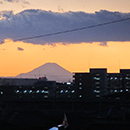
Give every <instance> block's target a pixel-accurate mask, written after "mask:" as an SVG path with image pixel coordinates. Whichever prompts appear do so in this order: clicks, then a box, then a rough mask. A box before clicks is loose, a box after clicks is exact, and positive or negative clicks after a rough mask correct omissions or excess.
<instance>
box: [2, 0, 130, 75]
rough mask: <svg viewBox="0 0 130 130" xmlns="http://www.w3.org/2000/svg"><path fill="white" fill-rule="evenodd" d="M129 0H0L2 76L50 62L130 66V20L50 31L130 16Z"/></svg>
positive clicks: (71, 66) (76, 66)
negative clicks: (84, 28)
mask: <svg viewBox="0 0 130 130" xmlns="http://www.w3.org/2000/svg"><path fill="white" fill-rule="evenodd" d="M129 7H130V0H118V1H117V0H0V41H1V42H0V76H16V75H18V74H20V73H26V72H29V71H31V70H33V69H34V68H37V67H39V66H41V65H43V64H45V63H47V62H55V63H57V64H59V65H60V66H62V67H63V68H65V69H67V70H68V71H70V72H88V71H89V68H107V69H108V72H119V69H126V68H127V69H130V20H127V21H123V22H120V23H114V24H111V25H106V26H101V27H96V28H89V29H86V30H80V31H76V32H70V33H66V34H59V35H55V36H48V37H41V38H36V39H30V40H21V41H18V40H17V39H21V38H26V37H32V36H38V35H45V34H50V33H55V32H59V31H65V30H69V29H75V28H82V27H86V26H92V25H97V24H102V23H105V22H110V21H114V20H120V19H125V18H130V8H129Z"/></svg>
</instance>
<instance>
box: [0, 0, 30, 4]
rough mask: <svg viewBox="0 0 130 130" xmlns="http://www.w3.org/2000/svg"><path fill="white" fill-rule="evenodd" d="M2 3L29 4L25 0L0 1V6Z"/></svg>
mask: <svg viewBox="0 0 130 130" xmlns="http://www.w3.org/2000/svg"><path fill="white" fill-rule="evenodd" d="M4 2H10V3H18V2H22V3H23V4H29V2H27V1H25V0H3V1H0V4H3V3H4Z"/></svg>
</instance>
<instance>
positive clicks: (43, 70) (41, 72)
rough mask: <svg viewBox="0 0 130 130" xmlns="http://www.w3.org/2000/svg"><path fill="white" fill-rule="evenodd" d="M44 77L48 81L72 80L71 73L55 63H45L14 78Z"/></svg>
mask: <svg viewBox="0 0 130 130" xmlns="http://www.w3.org/2000/svg"><path fill="white" fill-rule="evenodd" d="M39 77H46V78H47V79H48V80H49V81H57V82H68V81H72V73H71V72H69V71H67V70H66V69H64V68H62V67H61V66H59V65H58V64H56V63H46V64H44V65H42V66H40V67H38V68H35V69H34V70H32V71H30V72H28V73H21V74H19V75H17V76H16V78H39Z"/></svg>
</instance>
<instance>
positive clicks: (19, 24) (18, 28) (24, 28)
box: [0, 9, 130, 45]
mask: <svg viewBox="0 0 130 130" xmlns="http://www.w3.org/2000/svg"><path fill="white" fill-rule="evenodd" d="M0 17H4V19H1V20H0V39H1V40H3V41H4V39H7V38H10V39H13V40H16V39H19V38H26V37H33V36H38V35H45V34H50V33H55V32H60V31H65V30H70V29H75V28H82V27H86V26H92V25H97V24H101V23H105V22H110V21H114V20H119V19H124V18H127V17H130V13H121V12H110V11H106V10H101V11H99V12H95V13H85V12H64V13H57V12H51V11H44V10H34V9H32V10H24V11H22V12H20V13H18V14H13V12H12V11H5V12H0ZM129 28H130V20H127V21H123V22H119V23H113V24H110V25H104V26H99V27H95V28H89V29H84V30H80V31H75V32H69V33H64V34H59V35H53V36H48V37H41V38H36V39H30V40H25V41H24V42H28V43H32V44H42V45H44V44H51V45H54V43H64V44H66V43H67V44H68V43H81V42H86V43H88V42H89V43H90V42H91V43H92V42H101V44H100V45H107V44H106V43H107V42H108V41H130V29H129Z"/></svg>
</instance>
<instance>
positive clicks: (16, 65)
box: [0, 40, 130, 76]
mask: <svg viewBox="0 0 130 130" xmlns="http://www.w3.org/2000/svg"><path fill="white" fill-rule="evenodd" d="M18 47H20V48H23V51H22V50H18V49H17V48H18ZM129 48H130V42H108V46H106V47H104V46H99V43H80V44H67V45H63V44H62V43H57V44H55V46H52V45H33V44H31V43H23V42H13V41H11V40H6V41H5V43H4V44H1V45H0V76H16V75H18V74H20V73H27V72H29V71H31V70H33V69H35V68H37V67H39V66H41V65H43V64H45V63H47V62H55V63H57V64H59V65H60V66H62V67H63V68H65V69H67V70H68V71H70V72H89V68H107V69H108V72H119V69H126V68H127V69H130V60H129V55H130V51H129Z"/></svg>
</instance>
